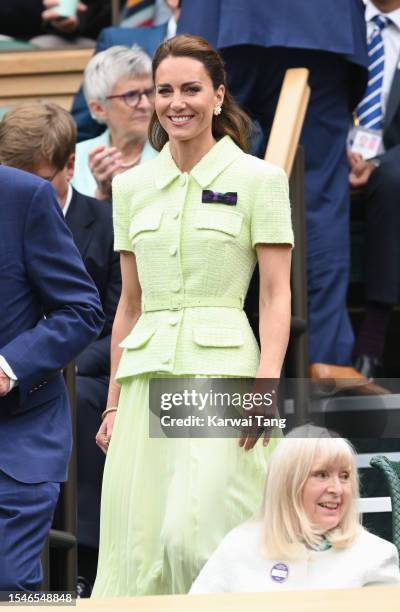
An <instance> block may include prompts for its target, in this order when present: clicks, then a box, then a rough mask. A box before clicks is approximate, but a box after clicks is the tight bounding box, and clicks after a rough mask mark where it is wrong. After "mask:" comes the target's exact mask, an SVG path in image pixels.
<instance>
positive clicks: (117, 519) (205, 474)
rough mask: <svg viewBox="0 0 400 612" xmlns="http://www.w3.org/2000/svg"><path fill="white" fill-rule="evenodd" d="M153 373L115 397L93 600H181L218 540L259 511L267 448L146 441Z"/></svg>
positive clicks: (187, 440) (210, 442) (221, 440)
mask: <svg viewBox="0 0 400 612" xmlns="http://www.w3.org/2000/svg"><path fill="white" fill-rule="evenodd" d="M150 378H151V376H150V375H141V376H136V377H133V378H132V380H131V381H129V382H128V383H126V384H124V385H123V386H122V389H121V397H120V402H119V408H118V412H117V415H116V419H115V424H114V431H113V435H112V440H111V443H110V447H109V450H108V454H107V460H106V465H105V471H104V478H103V490H102V502H101V527H100V553H99V564H98V572H97V578H96V583H95V586H94V589H93V594H92V596H93V597H118V596H125V597H126V596H135V595H158V594H170V593H186V592H187V591H188V590H189V589H190V587H191V585H192V582H193V581H194V579H195V578H196V576H197V575H198V573H199V571H200V569H201V568H202V566H203V565H204V563H205V562H206V561H207V559H208V558H209V557H210V556H211V554H212V552H213V551H214V550H215V548H216V547H217V546H218V544H219V543H220V541H221V540H222V538H223V537H224V535H225V534H226V533H227V532H228V531H230V530H231V529H233V528H234V527H236V526H237V525H239V524H240V523H241V522H243V521H245V520H247V519H249V518H250V517H252V516H253V515H255V514H257V513H258V512H259V510H260V507H261V501H262V496H263V488H264V480H265V472H266V465H267V461H268V456H269V454H270V453H271V452H272V450H273V449H274V448H275V446H276V443H277V442H278V440H276V439H275V440H271V441H270V444H269V445H268V447H263V445H262V443H261V442H260V441H259V442H258V443H257V444H256V446H255V448H254V449H253V450H251V451H249V452H247V453H246V452H244V451H243V449H241V448H239V446H238V440H237V439H228V438H219V439H216V438H212V439H193V438H181V439H166V438H150V437H149V407H148V397H149V380H150Z"/></svg>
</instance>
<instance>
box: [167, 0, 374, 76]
mask: <svg viewBox="0 0 400 612" xmlns="http://www.w3.org/2000/svg"><path fill="white" fill-rule="evenodd" d="M178 32H179V33H183V32H189V33H191V34H199V35H200V36H204V38H206V39H207V40H209V42H211V43H212V44H213V45H215V46H216V47H217V48H219V49H222V48H224V47H231V46H233V45H246V44H249V45H261V46H263V47H291V48H300V49H317V50H319V51H331V52H332V53H340V54H343V55H345V56H347V57H348V58H349V59H350V60H351V61H354V62H356V63H361V64H363V65H364V61H365V43H363V38H364V39H365V22H364V16H363V4H362V2H361V0H263V1H262V2H260V0H182V6H181V16H180V19H179V22H178Z"/></svg>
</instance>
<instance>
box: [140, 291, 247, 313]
mask: <svg viewBox="0 0 400 612" xmlns="http://www.w3.org/2000/svg"><path fill="white" fill-rule="evenodd" d="M243 304H244V298H242V297H229V296H204V297H203V296H199V297H194V296H184V297H179V296H171V295H169V296H168V297H167V296H166V297H165V298H163V297H160V298H158V297H157V298H150V299H147V298H146V299H144V300H143V302H142V312H151V311H154V310H182V309H183V308H196V307H218V306H220V307H222V308H238V309H240V310H242V309H243Z"/></svg>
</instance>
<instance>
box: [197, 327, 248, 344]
mask: <svg viewBox="0 0 400 612" xmlns="http://www.w3.org/2000/svg"><path fill="white" fill-rule="evenodd" d="M193 340H194V341H195V343H196V344H198V345H199V346H213V347H235V346H242V345H243V334H242V332H241V330H240V329H231V328H227V327H225V328H215V329H210V328H208V327H195V328H194V329H193Z"/></svg>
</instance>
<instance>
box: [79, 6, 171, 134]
mask: <svg viewBox="0 0 400 612" xmlns="http://www.w3.org/2000/svg"><path fill="white" fill-rule="evenodd" d="M165 4H166V5H167V6H168V7H169V8H170V10H171V11H172V17H171V19H170V20H169V21H168V22H167V23H164V24H162V25H159V26H153V27H149V28H105V29H104V30H102V31H101V32H100V35H99V37H98V39H97V43H96V50H95V53H99V52H100V51H105V50H106V49H108V48H109V47H113V46H114V45H125V46H126V47H131V46H132V45H134V44H136V45H139V47H142V49H144V51H146V53H148V54H149V55H150V57H152V56H153V55H154V51H155V50H156V49H157V47H158V46H159V44H160V43H162V41H163V40H164V39H165V38H169V37H171V36H174V35H175V32H176V23H177V21H178V18H179V4H180V2H179V0H165ZM71 113H72V115H73V117H74V119H75V122H76V125H77V127H78V142H82V140H89V138H95V137H96V136H98V135H99V134H101V133H102V132H104V125H100V124H99V123H97V121H95V120H94V119H93V118H92V116H91V115H90V112H89V109H88V107H87V104H86V100H85V96H84V93H83V88H82V87H81V88H80V89H79V91H78V93H77V94H76V96H75V98H74V102H73V105H72V109H71Z"/></svg>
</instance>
